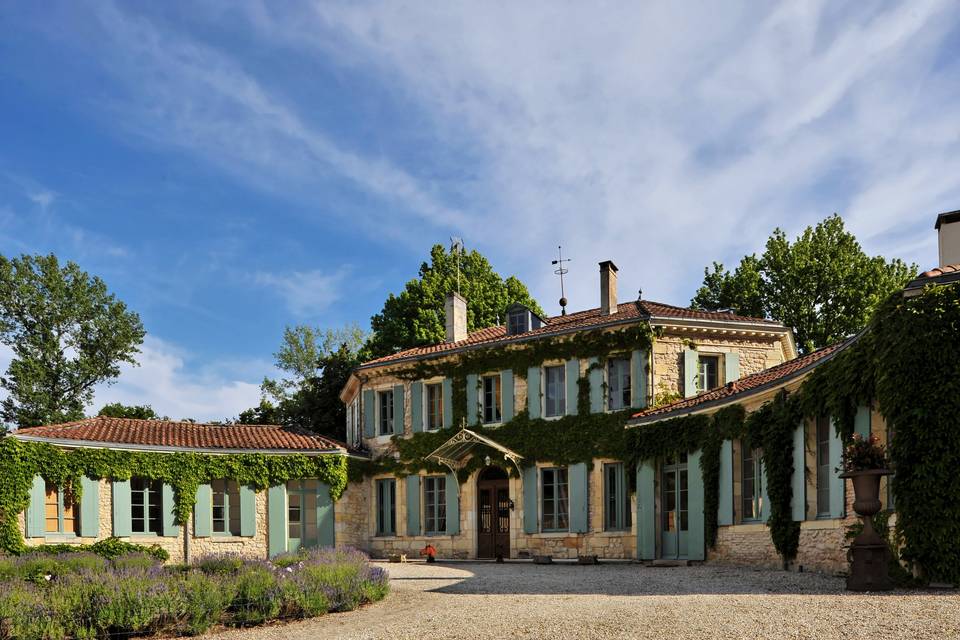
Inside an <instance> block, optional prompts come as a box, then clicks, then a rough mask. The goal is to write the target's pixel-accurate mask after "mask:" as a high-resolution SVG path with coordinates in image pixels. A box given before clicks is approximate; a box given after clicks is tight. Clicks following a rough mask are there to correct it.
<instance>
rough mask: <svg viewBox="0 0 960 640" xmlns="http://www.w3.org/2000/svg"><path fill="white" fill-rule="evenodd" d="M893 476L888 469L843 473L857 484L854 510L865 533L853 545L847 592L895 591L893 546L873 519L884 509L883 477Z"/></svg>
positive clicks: (850, 553) (849, 554)
mask: <svg viewBox="0 0 960 640" xmlns="http://www.w3.org/2000/svg"><path fill="white" fill-rule="evenodd" d="M886 475H890V471H889V470H887V469H870V470H867V471H851V472H848V473H844V474H841V476H840V477H841V478H849V479H850V480H851V481H852V482H853V493H854V502H853V510H854V511H856V512H857V515H858V516H860V517H861V518H862V519H863V531H862V532H861V533H860V535H858V536H857V537H856V538H854V539H853V543H852V544H851V545H850V550H849V551H847V561H848V562H849V563H850V575H849V576H847V589H849V590H850V591H889V590H890V589H893V583H892V582H891V581H890V575H889V573H888V570H887V568H888V563H889V561H890V546H889V544H888V543H887V541H886V540H884V539H883V538H882V537H881V536H880V535H879V534H878V533H877V532H876V530H875V529H874V528H873V516H874V514H876V513H877V512H878V511H880V508H881V507H882V504H881V502H880V478H881V477H883V476H886Z"/></svg>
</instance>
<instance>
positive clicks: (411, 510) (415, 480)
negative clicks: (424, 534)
mask: <svg viewBox="0 0 960 640" xmlns="http://www.w3.org/2000/svg"><path fill="white" fill-rule="evenodd" d="M406 485H407V535H408V536H418V535H420V476H407V481H406Z"/></svg>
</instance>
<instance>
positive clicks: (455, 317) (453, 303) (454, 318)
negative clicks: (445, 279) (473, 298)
mask: <svg viewBox="0 0 960 640" xmlns="http://www.w3.org/2000/svg"><path fill="white" fill-rule="evenodd" d="M443 308H444V312H445V314H446V320H447V342H459V341H461V340H465V339H466V337H467V301H466V300H464V298H463V296H461V295H460V294H459V293H453V292H451V293H448V294H447V301H446V304H444V306H443Z"/></svg>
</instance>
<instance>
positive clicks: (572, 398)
mask: <svg viewBox="0 0 960 640" xmlns="http://www.w3.org/2000/svg"><path fill="white" fill-rule="evenodd" d="M564 377H565V378H566V379H567V415H568V416H575V415H577V397H578V393H577V391H578V390H579V389H580V388H579V387H578V386H577V380H579V379H580V359H579V358H571V359H570V360H567V370H566V372H565V376H564Z"/></svg>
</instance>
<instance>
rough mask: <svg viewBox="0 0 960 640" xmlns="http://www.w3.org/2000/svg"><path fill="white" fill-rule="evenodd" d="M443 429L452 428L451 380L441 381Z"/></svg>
mask: <svg viewBox="0 0 960 640" xmlns="http://www.w3.org/2000/svg"><path fill="white" fill-rule="evenodd" d="M442 385H443V428H444V429H449V428H450V427H452V426H453V380H451V379H450V378H444V379H443V383H442Z"/></svg>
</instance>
